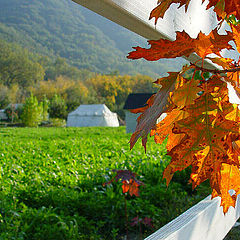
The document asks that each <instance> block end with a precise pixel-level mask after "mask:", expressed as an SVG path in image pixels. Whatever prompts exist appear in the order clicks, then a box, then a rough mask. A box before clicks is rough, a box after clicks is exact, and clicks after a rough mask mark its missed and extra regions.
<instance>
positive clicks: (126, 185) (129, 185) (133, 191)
mask: <svg viewBox="0 0 240 240" xmlns="http://www.w3.org/2000/svg"><path fill="white" fill-rule="evenodd" d="M139 186H140V184H139V183H138V182H137V181H135V180H133V179H130V180H129V181H123V182H122V190H123V193H126V192H129V194H130V196H133V195H135V196H136V197H139V188H138V187H139Z"/></svg>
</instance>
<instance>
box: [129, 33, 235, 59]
mask: <svg viewBox="0 0 240 240" xmlns="http://www.w3.org/2000/svg"><path fill="white" fill-rule="evenodd" d="M231 40H233V35H232V33H230V32H228V33H227V35H219V34H218V32H217V29H215V30H213V31H212V32H211V33H210V34H209V35H205V34H203V33H202V32H200V33H199V35H198V37H197V38H196V39H192V38H191V37H190V36H189V35H188V34H187V33H186V32H184V31H183V32H177V37H176V40H175V41H170V40H166V39H160V40H150V41H148V43H149V44H150V45H151V47H150V48H149V49H146V48H141V47H134V49H135V50H136V51H133V52H130V53H129V55H128V58H129V59H139V58H144V59H146V60H148V61H156V60H159V59H160V58H176V57H182V56H186V57H188V56H189V55H190V54H191V53H193V52H195V53H197V54H198V55H199V56H200V57H201V58H205V57H206V56H207V55H208V54H211V53H215V54H217V55H219V56H220V51H221V50H222V49H232V46H231V45H229V44H228V42H229V41H231Z"/></svg>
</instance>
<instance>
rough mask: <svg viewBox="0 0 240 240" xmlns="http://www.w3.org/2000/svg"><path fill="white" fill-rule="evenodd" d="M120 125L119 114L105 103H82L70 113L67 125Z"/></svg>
mask: <svg viewBox="0 0 240 240" xmlns="http://www.w3.org/2000/svg"><path fill="white" fill-rule="evenodd" d="M93 126H95V127H97V126H99V127H100V126H102V127H119V122H118V118H117V114H116V113H113V112H111V111H110V110H109V109H108V107H107V106H106V105H105V104H89V105H80V106H79V107H78V108H77V109H76V110H74V111H73V112H71V113H69V114H68V117H67V127H93Z"/></svg>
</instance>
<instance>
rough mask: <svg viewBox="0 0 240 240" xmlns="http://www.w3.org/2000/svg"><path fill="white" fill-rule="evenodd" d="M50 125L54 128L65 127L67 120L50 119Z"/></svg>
mask: <svg viewBox="0 0 240 240" xmlns="http://www.w3.org/2000/svg"><path fill="white" fill-rule="evenodd" d="M50 125H51V126H52V127H65V126H66V120H65V119H61V118H50Z"/></svg>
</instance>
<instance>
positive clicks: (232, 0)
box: [207, 0, 240, 19]
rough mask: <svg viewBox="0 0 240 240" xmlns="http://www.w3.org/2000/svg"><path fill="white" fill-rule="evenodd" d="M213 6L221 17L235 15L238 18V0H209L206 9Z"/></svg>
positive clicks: (239, 7) (239, 6) (239, 8)
mask: <svg viewBox="0 0 240 240" xmlns="http://www.w3.org/2000/svg"><path fill="white" fill-rule="evenodd" d="M211 7H214V11H215V12H216V13H217V15H218V16H220V17H221V18H225V17H226V16H230V15H232V14H234V15H235V17H236V18H237V19H240V2H239V1H238V0H209V3H208V5H207V9H209V8H211Z"/></svg>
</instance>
